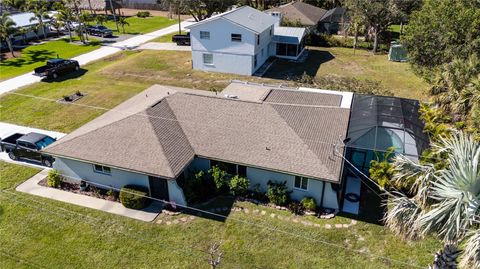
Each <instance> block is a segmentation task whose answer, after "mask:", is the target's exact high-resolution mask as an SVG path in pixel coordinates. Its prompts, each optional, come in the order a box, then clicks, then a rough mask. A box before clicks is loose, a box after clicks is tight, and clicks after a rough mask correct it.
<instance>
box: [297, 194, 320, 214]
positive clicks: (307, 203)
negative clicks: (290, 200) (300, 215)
mask: <svg viewBox="0 0 480 269" xmlns="http://www.w3.org/2000/svg"><path fill="white" fill-rule="evenodd" d="M300 203H301V204H302V206H303V207H304V208H305V209H306V210H308V211H315V209H317V202H316V201H315V199H313V198H312V197H305V198H303V199H302V201H301V202H300Z"/></svg>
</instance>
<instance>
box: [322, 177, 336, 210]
mask: <svg viewBox="0 0 480 269" xmlns="http://www.w3.org/2000/svg"><path fill="white" fill-rule="evenodd" d="M323 207H327V208H333V209H339V206H338V200H337V193H336V192H335V191H334V190H333V189H332V184H331V183H328V182H325V192H324V194H323Z"/></svg>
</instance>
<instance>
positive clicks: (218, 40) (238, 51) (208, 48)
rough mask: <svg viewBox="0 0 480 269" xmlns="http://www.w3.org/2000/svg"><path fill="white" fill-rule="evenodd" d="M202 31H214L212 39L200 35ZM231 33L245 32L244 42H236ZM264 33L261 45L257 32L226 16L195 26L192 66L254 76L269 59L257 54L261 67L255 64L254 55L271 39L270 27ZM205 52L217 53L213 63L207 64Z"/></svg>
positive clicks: (211, 35) (214, 55)
mask: <svg viewBox="0 0 480 269" xmlns="http://www.w3.org/2000/svg"><path fill="white" fill-rule="evenodd" d="M200 31H206V32H210V39H200ZM231 34H241V35H242V42H232V40H231ZM261 35H263V40H262V36H261V37H260V42H261V43H260V45H257V43H256V34H255V33H254V32H252V31H250V30H248V29H246V28H244V27H242V26H239V25H237V24H234V23H232V22H230V21H228V20H226V19H223V18H219V19H217V20H213V21H210V22H206V23H204V24H200V25H198V26H196V27H194V28H191V30H190V40H191V44H192V45H191V47H192V62H193V64H192V67H193V69H197V70H203V71H209V72H222V73H233V74H239V75H247V76H250V75H252V74H253V73H254V72H255V70H256V69H257V68H258V67H260V66H261V65H262V64H263V63H264V62H265V60H266V58H265V59H258V58H257V67H256V68H254V61H253V56H254V55H255V54H256V53H261V48H262V47H265V46H267V42H268V43H269V42H270V40H271V37H270V38H267V37H266V35H269V30H267V31H265V32H264V33H262V34H261ZM265 51H266V49H265ZM204 53H210V54H213V64H212V65H205V64H203V54H204Z"/></svg>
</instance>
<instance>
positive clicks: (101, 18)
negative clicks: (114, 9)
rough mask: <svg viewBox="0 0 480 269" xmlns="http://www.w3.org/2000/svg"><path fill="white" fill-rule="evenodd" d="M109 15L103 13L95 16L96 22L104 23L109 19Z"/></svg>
mask: <svg viewBox="0 0 480 269" xmlns="http://www.w3.org/2000/svg"><path fill="white" fill-rule="evenodd" d="M107 19H108V18H107V16H106V15H103V14H99V15H96V16H95V22H96V23H97V24H100V25H103V24H104V23H105V22H106V21H107Z"/></svg>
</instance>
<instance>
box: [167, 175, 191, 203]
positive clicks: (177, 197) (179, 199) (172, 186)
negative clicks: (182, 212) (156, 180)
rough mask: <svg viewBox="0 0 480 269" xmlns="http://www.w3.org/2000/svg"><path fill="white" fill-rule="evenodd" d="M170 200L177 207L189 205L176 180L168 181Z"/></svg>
mask: <svg viewBox="0 0 480 269" xmlns="http://www.w3.org/2000/svg"><path fill="white" fill-rule="evenodd" d="M167 182H168V199H169V200H170V201H171V202H175V203H176V204H177V205H187V199H185V195H184V194H183V190H182V188H180V186H178V184H177V181H176V180H168V181H167Z"/></svg>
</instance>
